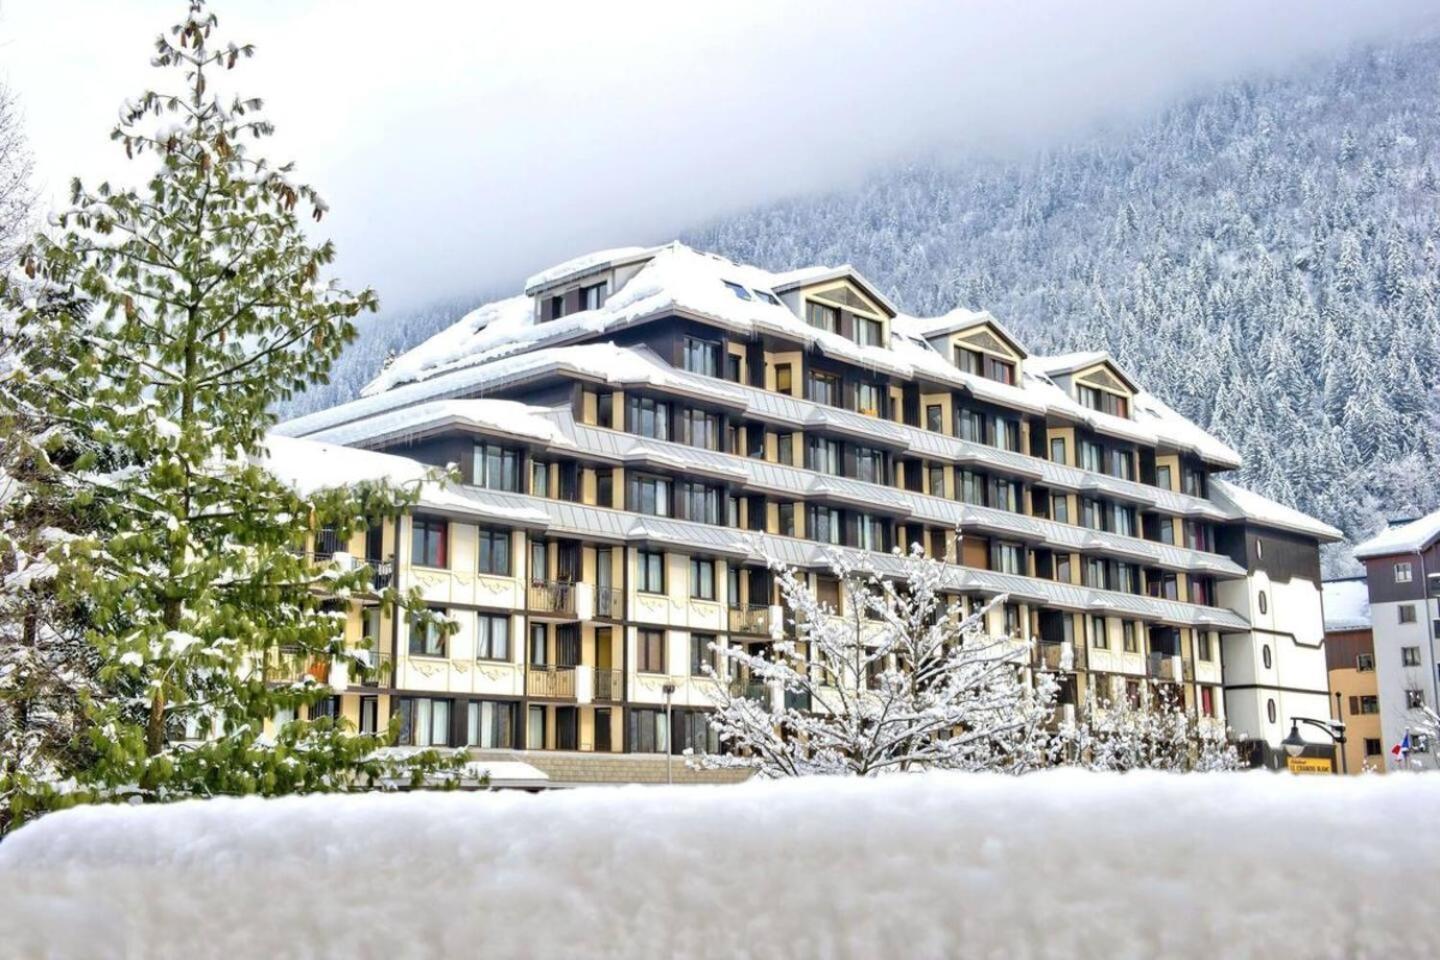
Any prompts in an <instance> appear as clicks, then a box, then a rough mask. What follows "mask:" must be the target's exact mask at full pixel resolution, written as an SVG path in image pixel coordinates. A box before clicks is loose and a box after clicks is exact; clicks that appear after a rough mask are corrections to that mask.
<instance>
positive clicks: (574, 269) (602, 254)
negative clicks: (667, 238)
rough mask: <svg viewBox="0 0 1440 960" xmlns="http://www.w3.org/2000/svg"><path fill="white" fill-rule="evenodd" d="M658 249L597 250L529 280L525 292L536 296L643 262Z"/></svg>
mask: <svg viewBox="0 0 1440 960" xmlns="http://www.w3.org/2000/svg"><path fill="white" fill-rule="evenodd" d="M656 249H657V248H655V247H613V248H611V249H609V250H596V251H594V252H593V253H586V254H582V255H581V256H578V257H575V258H573V259H570V260H566V261H565V262H564V263H557V264H556V265H555V266H553V267H550V268H548V269H546V270H541V271H540V272H539V273H537V274H535V275H534V276H531V277H529V278H527V279H526V280H525V292H526V293H527V294H529V295H530V296H534V295H535V291H537V290H540V289H543V288H545V287H552V286H555V285H556V284H560V283H564V282H565V281H567V280H571V279H573V278H575V277H580V276H584V275H585V274H587V273H595V272H596V271H599V270H603V269H607V268H609V267H614V266H617V265H621V264H625V263H633V262H635V261H636V260H642V259H644V258H645V257H648V256H651V255H652V254H654V252H655V250H656Z"/></svg>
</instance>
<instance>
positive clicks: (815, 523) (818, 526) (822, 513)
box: [805, 504, 841, 544]
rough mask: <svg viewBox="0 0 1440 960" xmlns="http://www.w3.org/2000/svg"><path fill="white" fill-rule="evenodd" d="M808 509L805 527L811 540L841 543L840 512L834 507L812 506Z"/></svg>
mask: <svg viewBox="0 0 1440 960" xmlns="http://www.w3.org/2000/svg"><path fill="white" fill-rule="evenodd" d="M806 509H807V513H806V518H805V526H806V532H807V533H808V534H809V535H810V539H811V540H816V541H818V542H820V543H833V544H839V543H840V535H841V530H840V511H839V510H836V509H835V508H834V507H822V506H817V505H815V504H811V505H810V506H809V507H808V508H806Z"/></svg>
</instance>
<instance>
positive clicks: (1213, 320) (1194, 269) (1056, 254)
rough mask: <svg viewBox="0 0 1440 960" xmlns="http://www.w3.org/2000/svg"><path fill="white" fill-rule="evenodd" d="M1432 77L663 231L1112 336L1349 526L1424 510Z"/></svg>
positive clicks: (1294, 495)
mask: <svg viewBox="0 0 1440 960" xmlns="http://www.w3.org/2000/svg"><path fill="white" fill-rule="evenodd" d="M1437 89H1440V42H1423V43H1412V44H1409V45H1397V46H1391V47H1385V48H1379V49H1369V50H1365V51H1362V52H1358V53H1355V54H1353V55H1351V56H1349V57H1347V58H1345V59H1343V60H1340V61H1338V62H1329V63H1324V64H1318V65H1313V66H1310V67H1307V68H1305V69H1304V70H1303V71H1301V72H1298V73H1293V74H1291V75H1289V76H1283V77H1277V78H1270V79H1262V80H1249V81H1243V82H1235V83H1232V84H1230V85H1228V86H1224V87H1222V88H1219V89H1216V90H1213V91H1211V92H1209V93H1207V94H1204V95H1201V96H1198V97H1196V98H1194V99H1192V100H1190V101H1188V102H1185V103H1182V104H1178V105H1176V106H1174V107H1172V108H1171V109H1169V110H1168V111H1166V112H1165V113H1163V114H1162V115H1159V116H1155V117H1152V118H1150V119H1149V120H1147V121H1145V122H1142V123H1140V124H1138V125H1137V126H1135V127H1133V128H1128V129H1124V130H1115V129H1111V130H1106V131H1103V132H1101V133H1097V134H1096V135H1095V136H1094V139H1092V140H1090V141H1087V142H1081V143H1074V144H1071V145H1068V146H1065V147H1063V148H1059V149H1052V150H1049V151H1047V152H1044V153H1041V154H1037V155H1032V156H1027V157H1023V158H1019V159H1013V160H1010V161H1005V162H1001V161H995V160H988V161H977V160H969V159H965V158H956V157H954V156H934V157H931V158H929V159H926V160H918V161H914V162H911V163H907V164H904V165H901V166H898V167H896V168H895V169H890V170H885V171H881V172H877V173H876V174H875V175H873V176H872V177H871V178H870V179H868V180H867V181H865V182H864V183H863V184H861V185H860V186H858V187H856V188H854V189H849V190H844V191H839V192H834V193H829V194H825V195H821V196H811V197H803V198H798V199H794V200H791V201H787V202H783V203H779V204H775V205H772V206H768V207H764V208H761V209H756V210H751V211H748V212H745V213H741V214H739V215H736V216H733V217H730V218H728V219H723V220H721V221H718V222H715V223H711V224H708V225H697V227H696V228H695V229H694V230H693V231H691V232H690V233H689V234H688V235H687V236H685V237H684V238H683V239H684V240H685V241H686V242H687V243H690V244H692V245H694V246H696V247H698V248H701V249H710V250H714V251H716V252H718V253H722V254H725V255H727V256H730V257H732V258H734V259H736V260H740V261H744V262H753V263H756V264H759V265H761V266H765V267H770V268H785V267H793V266H799V265H804V264H810V263H842V262H851V263H853V264H854V265H855V266H857V267H858V268H859V269H860V270H861V271H862V272H864V273H865V275H866V276H867V277H870V278H871V279H873V280H875V281H876V282H878V283H879V284H881V285H882V286H883V287H884V288H885V290H886V292H887V293H889V294H891V295H892V296H893V298H894V299H895V300H896V301H897V303H898V304H899V305H900V306H901V307H902V308H903V309H905V310H908V311H910V312H913V313H918V314H922V315H929V314H936V313H942V312H944V311H946V310H948V309H950V308H952V307H955V306H968V307H976V308H979V307H983V308H985V309H988V310H990V311H991V312H992V313H994V314H995V315H996V316H997V317H999V318H1001V319H1002V320H1003V321H1004V322H1005V323H1007V324H1008V325H1010V326H1011V327H1012V328H1014V329H1015V330H1016V331H1017V332H1018V333H1019V334H1020V335H1021V336H1022V337H1023V338H1024V339H1025V340H1026V342H1027V344H1028V345H1029V346H1031V347H1032V348H1033V349H1035V350H1037V351H1043V352H1052V351H1060V350H1067V349H1072V348H1077V349H1096V348H1099V347H1104V348H1108V349H1109V350H1111V351H1113V352H1114V353H1115V354H1116V355H1117V356H1118V357H1119V358H1120V360H1121V361H1122V362H1123V363H1125V364H1126V365H1127V366H1128V367H1130V368H1131V370H1132V372H1133V373H1134V374H1135V375H1136V376H1137V377H1139V378H1140V380H1141V381H1142V382H1144V383H1145V385H1146V386H1147V387H1148V388H1149V389H1151V390H1153V391H1154V392H1156V393H1157V394H1159V395H1160V396H1161V397H1163V398H1164V399H1165V400H1166V401H1167V402H1169V403H1170V404H1171V405H1173V406H1175V407H1176V408H1177V409H1178V410H1179V411H1180V412H1182V413H1184V414H1185V415H1186V416H1188V417H1191V418H1193V419H1195V420H1196V421H1197V422H1199V423H1200V424H1202V425H1204V426H1207V427H1209V428H1210V429H1211V430H1212V431H1213V432H1215V433H1217V434H1218V435H1219V436H1220V437H1221V438H1222V439H1224V440H1225V441H1226V442H1228V443H1230V444H1231V445H1232V446H1234V447H1235V448H1236V449H1237V450H1239V451H1240V453H1241V454H1242V455H1243V457H1244V458H1245V467H1244V468H1243V470H1241V472H1240V476H1239V480H1240V481H1241V482H1243V483H1245V484H1247V485H1250V486H1253V487H1254V488H1255V489H1257V490H1259V491H1260V492H1263V493H1265V494H1267V495H1269V496H1272V497H1275V498H1277V499H1280V500H1282V501H1284V502H1286V503H1289V504H1292V505H1294V506H1296V507H1299V508H1300V509H1302V510H1304V511H1307V512H1309V513H1311V514H1313V515H1315V516H1317V517H1320V518H1322V519H1324V520H1327V521H1329V522H1331V523H1334V524H1336V525H1338V526H1340V527H1341V528H1343V529H1344V530H1345V531H1346V533H1347V534H1348V535H1349V536H1350V538H1351V539H1352V540H1354V539H1356V538H1360V537H1363V536H1364V535H1366V534H1368V533H1370V532H1373V531H1374V530H1375V529H1376V528H1377V527H1378V526H1379V525H1380V524H1381V523H1382V522H1383V521H1384V519H1385V518H1387V517H1390V516H1396V515H1413V514H1418V513H1420V512H1424V511H1428V510H1430V509H1433V508H1434V507H1436V506H1437V505H1440V480H1437V478H1440V471H1437V469H1436V468H1437V465H1440V447H1437V442H1436V439H1435V433H1434V428H1435V417H1436V412H1437V400H1436V396H1435V393H1434V390H1435V386H1436V384H1437V381H1440V155H1437V142H1440V106H1437V100H1436V95H1435V94H1436V91H1437ZM632 239H633V240H634V241H635V242H645V241H647V240H653V241H660V240H665V239H669V238H668V237H648V238H647V237H637V238H632ZM500 286H505V285H503V284H501V285H500ZM513 287H514V284H513V283H511V284H509V285H508V288H513ZM486 292H488V291H477V293H476V296H475V297H474V298H473V300H474V302H479V301H480V300H483V299H487V298H486V297H484V296H483V294H484V293H486ZM382 294H383V291H382ZM470 305H472V304H471V302H470V301H464V302H446V303H437V304H432V305H429V306H427V307H425V308H423V309H418V310H412V311H404V312H393V313H386V314H382V315H381V316H380V317H378V318H375V319H373V320H370V321H368V322H367V323H365V324H364V328H363V333H362V337H361V339H360V341H359V342H358V343H357V344H355V345H354V346H353V347H352V348H351V349H350V351H349V352H348V353H347V354H346V355H345V356H344V357H342V359H341V361H340V363H339V364H338V365H337V367H336V369H335V370H334V374H333V378H332V382H331V383H330V384H329V385H328V386H326V387H323V388H319V389H316V390H311V391H310V392H308V393H307V394H305V395H303V396H302V397H300V398H298V399H297V400H296V401H295V402H294V403H292V404H291V405H290V406H288V407H287V408H286V412H289V413H295V412H300V411H302V410H309V409H316V408H318V407H322V406H325V405H328V404H330V403H333V402H335V401H336V400H338V399H341V398H343V397H347V396H350V395H353V394H354V393H355V392H356V391H358V389H359V387H360V386H361V385H362V384H363V383H364V382H365V381H366V380H367V379H368V378H369V377H370V376H371V375H373V373H374V372H375V371H376V370H377V369H379V367H380V366H381V365H382V364H383V362H384V358H385V357H386V355H387V354H388V353H390V352H391V351H392V350H395V349H397V348H403V347H405V346H409V345H411V344H413V343H415V342H418V340H420V339H421V338H423V337H425V336H427V335H429V334H430V333H433V332H434V331H436V330H438V329H439V328H440V327H442V326H444V325H447V324H448V323H450V322H453V320H454V319H455V318H456V317H458V316H459V315H460V314H461V313H463V312H464V310H465V309H466V308H467V307H468V306H470ZM1329 565H1330V567H1331V572H1335V571H1337V570H1339V569H1343V568H1344V566H1345V560H1344V558H1343V557H1332V559H1331V561H1330V564H1329Z"/></svg>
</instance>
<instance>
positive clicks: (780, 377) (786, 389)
mask: <svg viewBox="0 0 1440 960" xmlns="http://www.w3.org/2000/svg"><path fill="white" fill-rule="evenodd" d="M775 389H776V390H778V391H779V392H781V393H793V392H794V375H793V373H792V372H791V367H790V364H788V363H782V364H780V365H778V366H777V367H776V368H775Z"/></svg>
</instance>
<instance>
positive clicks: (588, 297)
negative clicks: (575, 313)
mask: <svg viewBox="0 0 1440 960" xmlns="http://www.w3.org/2000/svg"><path fill="white" fill-rule="evenodd" d="M604 302H605V281H603V280H602V281H600V282H599V283H592V284H591V285H590V286H588V287H581V288H580V309H581V310H599V309H600V305H601V304H602V303H604Z"/></svg>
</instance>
